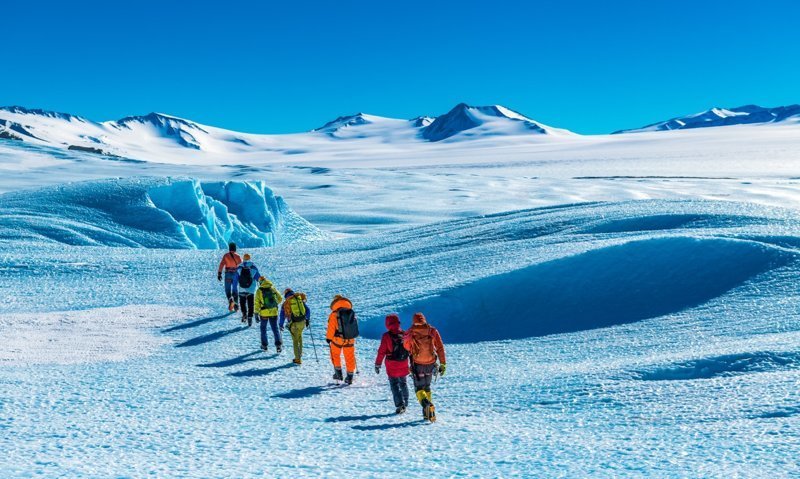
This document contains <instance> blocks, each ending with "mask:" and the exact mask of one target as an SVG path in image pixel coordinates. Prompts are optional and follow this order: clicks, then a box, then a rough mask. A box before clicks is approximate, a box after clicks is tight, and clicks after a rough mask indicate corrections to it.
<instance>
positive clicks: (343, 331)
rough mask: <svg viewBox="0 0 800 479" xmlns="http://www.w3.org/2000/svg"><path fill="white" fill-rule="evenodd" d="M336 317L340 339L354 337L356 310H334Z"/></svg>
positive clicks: (356, 325) (356, 321)
mask: <svg viewBox="0 0 800 479" xmlns="http://www.w3.org/2000/svg"><path fill="white" fill-rule="evenodd" d="M336 317H337V319H338V328H337V329H338V333H339V334H338V336H339V337H341V338H342V339H356V338H357V337H358V319H356V312H355V311H353V310H352V309H350V308H339V309H338V310H336Z"/></svg>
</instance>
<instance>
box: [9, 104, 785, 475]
mask: <svg viewBox="0 0 800 479" xmlns="http://www.w3.org/2000/svg"><path fill="white" fill-rule="evenodd" d="M457 108H458V107H457ZM454 110H455V112H454V113H453V112H451V113H453V115H452V117H453V118H455V119H454V120H453V121H452V122H451V121H448V125H455V126H459V125H461V126H463V125H464V124H469V122H471V121H478V120H480V123H481V124H480V125H479V126H478V127H472V128H469V129H466V130H463V131H470V130H473V131H471V133H469V134H466V135H465V134H463V132H462V133H457V134H456V135H455V137H457V138H456V139H455V140H454V139H453V137H447V138H443V139H438V140H437V141H423V140H421V139H419V138H416V137H415V139H414V140H413V141H410V140H409V139H410V138H411V136H414V135H417V133H419V131H420V130H419V129H420V128H427V127H428V126H430V125H432V124H434V123H433V122H432V121H431V119H415V120H408V121H406V123H402V124H399V123H396V122H399V121H405V120H392V119H381V118H377V117H372V116H369V115H366V116H362V117H358V118H354V117H342V118H340V119H337V120H336V121H335V122H331V124H328V125H325V126H324V127H323V128H321V129H320V130H318V131H316V132H313V133H309V134H303V135H305V136H302V138H305V140H303V142H304V148H305V151H302V152H301V151H295V152H294V153H293V154H286V153H285V152H273V153H269V152H264V151H261V152H259V153H256V152H253V151H249V152H248V151H243V152H240V153H241V154H236V155H232V156H231V155H228V153H225V154H206V152H204V150H203V149H202V148H201V149H200V150H199V151H201V152H203V153H202V154H200V155H198V156H192V155H185V156H182V155H183V153H181V154H178V153H176V154H175V156H169V157H167V158H165V159H164V161H159V160H160V159H159V158H153V159H148V160H142V159H141V158H139V159H136V158H134V159H132V158H118V157H109V156H102V155H98V154H94V153H89V152H84V151H75V150H67V149H65V148H64V147H63V145H61V146H56V145H52V144H45V143H42V142H36V141H32V142H27V141H18V140H0V169H2V174H0V191H3V192H4V194H2V195H0V272H1V273H2V274H0V337H2V338H3V340H2V341H0V365H1V366H0V385H1V386H0V431H2V434H0V450H2V451H4V454H3V455H0V477H59V476H64V477H145V476H152V477H234V476H235V477H264V476H267V477H276V476H281V477H289V476H290V477H341V476H350V477H396V476H400V475H403V476H406V477H585V476H592V477H620V476H630V477H641V476H648V477H748V478H749V477H771V478H774V477H791V476H793V475H798V474H800V467H798V465H797V461H796V460H795V458H796V457H797V453H798V452H799V450H800V448H799V447H798V444H800V435H798V431H800V391H798V388H797V384H798V381H800V310H798V308H797V304H798V300H800V281H799V280H800V218H798V214H797V211H798V209H800V191H798V186H800V162H799V161H798V160H800V128H798V127H797V125H795V124H792V123H774V124H763V125H738V126H725V127H721V128H696V129H687V130H677V131H654V132H641V133H631V134H622V135H603V136H595V137H585V136H581V135H573V134H570V133H568V132H562V131H557V130H556V129H551V128H550V127H547V126H544V125H540V124H538V123H536V122H533V120H530V119H528V118H526V117H522V118H521V119H520V118H517V119H512V118H511V117H513V115H519V114H517V113H515V112H513V111H510V110H508V112H506V111H504V110H480V109H473V110H469V109H464V108H462V110H463V111H462V110H458V109H454ZM497 112H500V113H502V115H500V116H494V115H495V114H496V113H497ZM487 114H489V117H481V115H487ZM448 115H450V114H448ZM359 118H360V119H359ZM48 121H50V120H48ZM52 121H70V122H78V121H79V120H74V119H67V120H65V119H63V118H55V119H52ZM133 121H135V120H129V122H133ZM364 121H366V123H365V122H364ZM528 121H530V122H532V123H533V124H532V125H529V124H528V123H527V122H528ZM465 122H466V123H465ZM509 122H511V123H509ZM118 123H119V122H118ZM76 124H77V123H76ZM536 125H538V126H536ZM200 127H202V125H201V126H200ZM359 127H366V128H367V129H366V130H358V129H357V128H359ZM440 127H441V124H440ZM109 128H111V127H109ZM137 128H138V126H137ZM475 128H478V129H477V130H475ZM481 128H484V129H483V130H482V129H481ZM536 128H541V129H543V130H544V131H545V133H541V132H538V130H537V129H536ZM512 130H513V131H512ZM522 130H525V131H524V134H523V133H519V131H522ZM528 130H529V131H528ZM12 131H13V130H12ZM165 131H169V130H165ZM359 131H362V132H364V131H369V134H363V135H362V134H361V133H358V132H359ZM428 131H433V132H439V133H441V132H442V131H444V130H442V129H441V128H439V129H436V130H434V129H431V130H428ZM404 132H405V133H404ZM415 132H416V133H415ZM498 132H499V133H502V134H498ZM537 132H538V133H537ZM162 133H163V131H162ZM177 135H178V136H179V137H181V138H183V139H184V140H186V141H187V142H188V141H189V140H187V139H186V138H184V137H182V136H180V134H179V133H178V134H177ZM404 135H406V136H404ZM408 135H411V136H408ZM459 135H460V136H459ZM469 135H472V136H469ZM41 136H44V135H41ZM211 136H214V135H211ZM290 136H291V135H290ZM70 138H72V137H70ZM161 138H162V139H163V138H164V136H161ZM171 138H173V140H171V141H174V140H175V138H176V136H175V135H172V136H171ZM198 138H199V140H198V141H199V142H200V144H201V146H202V145H205V144H206V143H204V142H203V138H204V137H202V136H201V135H200V134H199V133H198V135H197V136H196V137H195V139H196V140H197V139H198ZM296 138H300V136H297V137H296ZM309 138H311V139H313V142H317V143H313V142H312V141H311V140H309ZM273 140H274V138H273ZM265 141H266V140H265ZM293 141H294V140H293ZM134 143H135V142H134ZM134 143H132V144H134ZM143 145H145V147H147V145H146V144H144V143H143ZM158 145H160V146H158ZM158 145H157V147H156V148H155V149H154V150H152V151H162V147H163V144H161V143H159V144H158ZM151 146H152V145H151ZM145 147H143V148H145ZM283 147H284V146H281V148H283ZM182 148H183V149H184V150H186V149H187V148H188V149H189V150H195V149H194V148H189V147H186V146H183V147H182ZM184 150H181V151H184ZM195 151H197V150H195ZM168 177H169V178H168ZM109 178H116V179H109ZM719 200H725V201H719ZM237 235H238V236H237ZM234 236H236V239H237V240H239V241H240V242H243V243H245V244H247V245H248V246H247V247H246V248H244V250H245V251H248V252H250V253H252V254H253V256H254V260H255V262H256V264H257V265H258V266H259V267H260V268H261V269H262V271H264V272H266V273H267V274H268V276H269V277H270V278H271V279H273V281H275V283H276V284H277V285H278V286H279V288H280V289H283V288H284V287H293V288H294V289H295V290H303V291H305V292H307V293H308V294H309V297H310V306H311V308H312V310H313V311H314V317H313V318H312V324H313V326H312V333H313V335H314V339H315V340H316V346H317V353H318V354H319V359H320V361H319V363H317V362H316V361H314V352H313V349H312V348H311V347H310V346H311V344H310V343H309V340H310V337H307V338H306V341H307V343H306V355H305V362H304V364H303V365H302V366H301V367H296V366H293V365H290V363H289V360H290V359H291V356H290V353H288V352H286V351H285V352H284V353H283V354H282V355H280V356H279V355H276V354H275V353H274V349H272V350H271V351H270V352H269V353H267V354H264V353H262V352H260V351H258V349H257V346H258V334H257V332H256V330H255V328H253V329H248V328H245V327H242V325H241V323H240V322H239V321H238V319H237V318H236V317H235V316H231V315H228V314H227V311H226V308H225V305H224V304H223V302H224V300H223V295H222V292H221V287H220V285H219V283H217V281H216V278H215V267H216V264H217V262H218V261H219V254H220V252H219V251H218V250H209V249H196V248H205V247H213V246H215V245H217V246H218V245H220V244H223V243H224V242H225V240H226V239H227V238H228V237H234ZM165 248H171V249H165ZM336 293H342V294H346V295H347V296H348V297H350V298H351V299H352V300H353V302H354V304H355V305H356V310H357V311H358V313H359V315H360V317H361V319H362V320H363V321H364V322H363V323H362V332H363V334H364V337H363V338H362V339H361V340H359V346H358V359H359V364H360V370H361V373H360V374H359V375H358V377H357V380H356V384H355V385H354V386H353V387H349V388H341V387H338V386H336V385H334V384H331V380H330V374H331V372H332V371H331V367H330V365H329V364H328V361H327V360H326V358H327V353H326V350H325V349H324V348H323V347H322V345H323V344H324V342H323V341H322V337H323V331H324V317H325V316H326V315H327V311H326V307H327V304H328V303H329V301H330V298H331V297H332V296H333V295H334V294H336ZM417 310H422V311H424V312H426V313H427V315H428V317H429V318H430V319H431V321H432V322H433V323H434V324H435V325H437V326H438V327H439V328H440V330H441V332H442V336H443V337H444V340H445V342H446V343H447V346H448V356H449V358H448V374H447V375H446V376H444V377H442V378H440V379H439V380H438V382H437V383H436V384H435V385H434V400H435V401H436V404H437V411H438V417H439V420H438V421H437V423H436V424H433V425H430V424H425V423H423V422H422V421H420V420H419V412H418V411H417V407H412V408H411V410H410V411H409V412H408V413H407V414H405V415H403V416H395V415H394V414H393V409H394V408H393V405H392V404H391V397H390V394H389V389H388V384H387V381H386V378H385V375H383V374H381V375H375V374H374V373H373V372H372V367H371V364H372V360H373V358H374V353H375V350H376V348H377V341H376V340H375V339H376V338H377V337H378V336H379V334H380V333H381V331H382V322H383V321H382V318H383V316H384V315H385V314H386V313H388V312H391V311H398V312H400V314H401V316H402V318H403V323H404V325H408V322H409V320H410V315H411V313H412V312H414V311H417Z"/></svg>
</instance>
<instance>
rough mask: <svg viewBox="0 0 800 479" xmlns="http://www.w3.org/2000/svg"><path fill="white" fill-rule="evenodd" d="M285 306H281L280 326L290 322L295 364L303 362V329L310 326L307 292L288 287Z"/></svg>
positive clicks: (285, 292) (284, 293) (284, 294)
mask: <svg viewBox="0 0 800 479" xmlns="http://www.w3.org/2000/svg"><path fill="white" fill-rule="evenodd" d="M283 296H284V298H286V299H285V300H284V301H283V307H282V308H281V321H280V326H281V328H283V324H284V323H285V322H286V321H288V322H289V333H290V334H291V335H292V347H293V348H294V359H293V360H292V362H293V363H295V364H303V329H304V328H307V327H309V325H310V321H311V310H310V309H309V308H308V304H306V294H305V293H295V292H294V291H292V289H291V288H286V290H285V291H284V292H283Z"/></svg>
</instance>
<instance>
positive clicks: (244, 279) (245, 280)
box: [239, 266, 253, 288]
mask: <svg viewBox="0 0 800 479" xmlns="http://www.w3.org/2000/svg"><path fill="white" fill-rule="evenodd" d="M252 285H253V272H252V271H250V267H249V266H242V272H241V273H239V287H240V288H249V287H250V286H252Z"/></svg>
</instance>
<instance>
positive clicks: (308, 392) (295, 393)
mask: <svg viewBox="0 0 800 479" xmlns="http://www.w3.org/2000/svg"><path fill="white" fill-rule="evenodd" d="M342 387H344V386H342V385H339V384H327V385H325V386H309V387H307V388H301V389H292V390H291V391H287V392H285V393H280V394H275V395H274V396H272V397H275V398H280V399H302V398H308V397H311V396H316V395H318V394H322V393H324V392H325V391H331V390H334V389H340V388H342Z"/></svg>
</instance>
